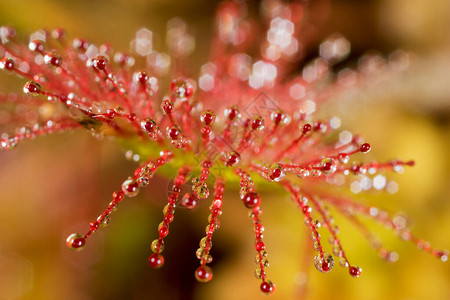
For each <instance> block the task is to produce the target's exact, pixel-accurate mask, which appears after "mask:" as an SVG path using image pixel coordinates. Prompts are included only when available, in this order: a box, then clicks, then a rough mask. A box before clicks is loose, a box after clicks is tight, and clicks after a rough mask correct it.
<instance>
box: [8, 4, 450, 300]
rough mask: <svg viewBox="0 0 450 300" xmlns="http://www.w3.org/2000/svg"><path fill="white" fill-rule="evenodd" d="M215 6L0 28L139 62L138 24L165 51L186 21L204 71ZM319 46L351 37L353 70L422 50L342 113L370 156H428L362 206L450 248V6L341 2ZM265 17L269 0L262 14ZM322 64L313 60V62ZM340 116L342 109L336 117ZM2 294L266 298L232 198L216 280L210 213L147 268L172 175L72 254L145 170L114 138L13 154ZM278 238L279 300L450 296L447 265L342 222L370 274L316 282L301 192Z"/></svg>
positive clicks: (149, 8) (19, 11)
mask: <svg viewBox="0 0 450 300" xmlns="http://www.w3.org/2000/svg"><path fill="white" fill-rule="evenodd" d="M216 4H217V3H216V2H215V1H206V0H202V1H200V0H195V1H179V0H177V1H175V0H153V1H146V0H126V1H125V0H109V1H106V0H103V1H101V0H95V1H92V0H89V1H88V0H83V1H56V0H39V1H36V0H34V1H32V0H16V1H8V0H2V1H0V24H1V25H12V26H14V27H15V28H16V30H17V32H18V35H19V38H22V39H23V40H24V41H25V40H27V35H28V34H30V33H32V32H34V31H36V30H37V29H41V28H47V29H52V28H55V27H63V28H65V29H66V30H67V32H68V34H69V37H76V36H83V37H86V38H88V39H89V40H90V41H92V42H94V43H96V44H101V43H104V42H109V43H111V44H112V45H113V47H114V49H116V50H119V51H128V50H129V47H130V41H131V40H133V39H134V38H135V33H136V31H137V30H138V29H140V28H142V27H146V28H148V29H150V30H152V31H153V33H154V47H155V48H159V49H161V48H164V32H165V29H166V23H167V21H169V20H170V19H172V18H173V17H181V18H182V19H184V20H185V21H186V22H187V23H188V24H189V25H190V26H191V30H192V33H193V34H194V35H195V37H196V50H195V52H194V54H193V58H192V64H195V65H196V66H200V65H201V64H202V63H204V62H205V61H204V57H206V54H207V51H208V47H209V41H210V38H211V34H212V27H213V26H212V24H213V14H214V11H215V5H216ZM329 4H330V10H329V12H328V13H327V14H328V16H327V19H326V21H324V22H323V25H322V27H321V29H320V30H319V31H318V33H317V38H316V45H313V46H312V47H311V49H317V47H318V45H319V43H320V41H321V40H322V39H323V38H325V37H326V36H328V35H329V34H331V33H333V32H340V33H342V34H343V35H344V36H346V37H347V38H348V39H349V40H350V42H351V45H352V57H351V58H354V59H356V58H357V57H359V56H360V55H362V54H364V53H366V52H367V51H376V52H377V53H380V54H383V55H387V54H389V53H390V52H392V51H394V50H396V49H399V48H400V49H404V50H407V51H411V52H412V53H415V54H414V60H413V61H412V62H411V66H410V68H409V69H408V70H407V71H406V72H405V73H402V74H398V75H397V76H394V77H393V78H390V79H389V80H387V81H385V82H383V83H381V84H379V85H377V86H373V87H366V88H364V89H362V90H361V91H359V92H358V93H356V94H352V95H351V96H346V97H345V99H343V101H342V102H340V104H339V107H338V110H339V112H338V115H339V116H340V117H341V121H342V126H343V128H350V129H353V130H354V131H357V132H358V133H359V134H361V135H362V136H364V137H365V138H366V139H367V140H368V141H370V143H371V144H372V145H373V150H372V151H371V152H370V155H369V156H368V157H366V158H367V159H368V160H370V159H375V158H376V159H377V160H379V161H382V160H386V159H392V158H403V159H406V160H408V159H411V158H413V159H415V161H416V163H417V165H416V166H415V167H414V168H408V169H406V171H405V173H404V174H402V175H397V174H391V175H389V176H390V178H392V179H394V180H396V181H397V182H398V183H399V191H398V193H396V194H394V195H391V194H388V193H385V192H373V193H368V194H364V195H356V196H355V198H358V199H361V201H365V202H368V203H372V204H373V205H377V206H380V207H385V208H388V209H389V210H392V211H402V212H404V213H406V214H407V215H408V216H409V217H410V218H409V219H408V220H409V222H410V223H409V224H410V226H411V228H412V232H413V233H415V234H416V235H418V236H420V237H423V238H425V239H427V240H429V241H430V242H431V243H432V245H434V246H436V247H442V248H449V247H450V238H449V232H450V217H449V216H450V204H449V200H450V155H449V150H448V149H450V71H449V70H450V55H449V54H450V2H449V1H447V0H430V1H422V0H378V1H375V0H366V1H358V0H345V1H344V0H339V1H331V2H330V3H329ZM251 5H253V6H256V3H253V4H251ZM311 55H314V53H312V54H311ZM22 86H23V80H18V79H17V80H12V81H11V80H10V79H7V76H5V74H0V88H1V91H11V90H20V89H21V87H22ZM330 113H331V112H330ZM0 166H1V173H0V190H1V197H0V199H1V200H0V207H1V208H0V270H1V271H0V299H1V300H12V299H24V300H28V299H30V300H31V299H33V300H35V299H67V300H72V299H73V300H90V299H259V298H264V297H263V296H262V295H261V294H260V292H259V288H258V287H259V281H257V280H256V279H254V276H253V271H254V269H255V266H256V265H255V264H254V262H253V260H254V256H255V251H254V248H253V232H252V230H251V223H250V220H249V219H248V217H247V211H246V210H245V209H242V204H241V203H240V201H237V199H236V191H232V192H229V193H228V194H227V195H226V198H225V200H229V201H225V205H224V208H223V212H224V213H223V215H222V217H221V228H220V230H218V231H217V232H216V233H215V235H214V246H213V250H212V255H213V258H214V262H213V271H214V279H213V281H212V282H210V283H208V284H199V283H197V282H196V281H195V279H194V276H193V272H194V270H195V268H196V266H197V264H198V260H197V259H196V258H195V251H196V249H197V247H198V241H199V240H200V239H201V237H202V236H203V233H204V226H205V224H206V218H207V215H208V213H207V205H203V207H200V208H199V209H197V210H196V211H195V212H187V211H184V210H179V211H178V212H177V215H176V218H175V222H174V223H172V224H171V227H170V234H169V236H168V238H167V240H166V250H165V252H164V256H165V258H166V263H165V265H164V267H163V268H162V269H160V270H153V269H151V268H149V267H148V265H147V257H148V255H149V253H150V243H151V241H152V240H153V239H154V238H156V232H157V231H156V227H157V225H158V223H159V222H160V220H161V218H162V213H161V211H162V207H163V205H164V204H163V203H164V202H165V201H166V199H165V197H166V195H167V190H166V189H165V188H163V189H162V188H161V187H162V186H163V187H166V186H168V185H169V179H167V178H161V177H155V178H154V180H153V181H152V183H151V184H150V185H149V187H147V188H146V189H144V190H143V192H141V194H140V195H139V196H138V197H136V198H133V199H128V200H126V201H124V202H123V204H121V207H120V210H119V212H118V213H115V214H113V215H112V222H111V224H110V225H109V227H108V228H107V229H105V230H99V231H98V232H97V233H96V234H95V236H94V237H93V238H92V239H90V240H89V243H88V245H87V246H86V248H85V249H84V251H82V252H80V253H75V252H72V251H70V250H68V249H67V248H66V246H65V238H66V237H67V236H68V235H69V234H70V233H72V232H85V231H86V230H87V228H88V224H89V222H90V221H92V220H94V219H95V216H96V215H97V214H99V213H100V212H101V211H103V209H104V208H105V207H106V205H107V204H108V203H109V201H110V193H111V192H112V191H114V190H115V189H116V188H117V187H118V186H120V184H121V182H122V181H123V179H124V178H125V177H126V176H127V174H130V172H132V170H133V169H134V166H135V164H134V163H132V162H129V161H127V160H125V158H124V155H123V150H122V149H121V148H120V147H119V146H118V145H117V144H115V143H113V142H111V141H107V140H104V141H97V140H96V139H94V138H92V137H91V136H90V135H88V134H87V133H86V132H82V131H80V132H74V133H70V134H63V135H54V136H48V137H41V138H38V139H36V140H33V141H27V142H23V143H21V144H20V145H19V146H18V147H17V149H15V150H14V151H11V152H2V153H0ZM264 199H265V200H264V201H265V202H264V215H263V217H262V218H263V222H264V223H265V227H266V232H265V237H264V238H265V241H266V244H267V245H268V252H269V261H270V267H269V269H268V274H269V277H270V279H272V280H273V281H274V282H275V284H276V286H277V291H276V293H275V294H274V295H273V296H271V299H346V300H350V299H381V298H383V299H404V300H413V299H417V300H419V299H450V268H449V265H448V263H442V262H440V261H438V260H437V259H436V258H434V257H432V256H430V255H428V254H426V253H424V252H422V251H419V250H418V249H416V247H415V246H414V245H412V244H409V243H405V242H402V241H400V240H398V239H397V237H396V236H395V234H393V233H392V232H389V231H387V230H385V229H383V228H381V227H380V226H376V225H371V224H372V222H367V224H369V227H370V228H371V229H373V230H374V231H375V232H376V233H377V234H378V235H379V236H380V237H381V239H382V240H383V243H384V245H385V246H386V247H387V248H388V249H392V250H395V251H397V252H398V254H399V256H400V259H399V261H398V262H396V263H393V264H389V263H386V262H384V261H383V260H382V259H381V258H379V257H378V255H377V253H376V252H375V251H374V250H372V249H371V248H370V246H369V245H368V243H367V242H366V241H365V240H364V239H363V238H362V236H361V235H360V234H359V232H358V231H357V230H356V229H355V228H353V227H352V226H351V224H349V223H348V222H347V221H346V220H345V219H343V218H341V217H339V216H338V215H336V219H337V223H338V224H339V225H340V228H341V234H340V237H341V241H342V243H343V246H344V249H346V251H347V255H348V256H349V259H350V260H351V261H352V262H353V263H355V264H356V265H359V266H360V267H362V268H363V275H362V276H361V277H360V278H359V279H354V278H352V277H350V276H349V275H348V274H347V272H346V271H345V270H344V269H342V268H340V267H339V266H336V267H335V270H333V272H331V273H329V274H322V273H319V272H317V271H316V270H315V269H314V266H313V259H312V256H311V255H312V253H311V251H310V250H309V249H310V245H309V242H308V244H306V241H307V235H309V234H307V233H306V231H305V228H304V227H305V226H304V225H303V217H302V216H301V215H300V213H299V211H298V210H297V209H296V207H295V206H294V205H293V204H292V203H291V202H290V200H289V197H287V196H284V195H283V196H280V195H278V194H276V193H272V194H271V193H267V194H265V195H264Z"/></svg>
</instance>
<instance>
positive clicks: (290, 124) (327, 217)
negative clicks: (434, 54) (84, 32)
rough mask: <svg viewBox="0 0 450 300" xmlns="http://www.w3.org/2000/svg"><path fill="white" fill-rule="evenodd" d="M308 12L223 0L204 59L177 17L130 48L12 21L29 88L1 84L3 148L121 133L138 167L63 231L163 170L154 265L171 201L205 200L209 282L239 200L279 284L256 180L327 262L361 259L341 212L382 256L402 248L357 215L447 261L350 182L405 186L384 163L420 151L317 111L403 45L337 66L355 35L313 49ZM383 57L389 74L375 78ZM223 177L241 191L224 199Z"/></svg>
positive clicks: (408, 163) (79, 237) (264, 265)
mask: <svg viewBox="0 0 450 300" xmlns="http://www.w3.org/2000/svg"><path fill="white" fill-rule="evenodd" d="M312 23H313V22H312V21H311V20H310V19H309V18H308V4H307V3H306V2H305V3H304V2H298V3H296V2H293V3H283V2H281V1H263V2H262V4H261V10H260V15H259V16H249V14H248V13H247V8H246V5H245V4H244V3H242V2H239V1H236V2H232V1H229V2H228V1H225V2H222V3H220V4H219V5H218V9H217V13H216V17H215V28H214V35H213V38H212V41H211V47H210V52H209V56H208V57H207V58H206V59H205V60H207V61H206V62H205V63H204V64H203V65H201V66H198V68H196V67H195V66H192V64H191V61H190V58H189V55H190V54H191V52H192V51H193V50H194V44H195V42H194V37H193V36H192V34H191V33H190V31H189V29H188V28H187V26H186V24H185V23H184V22H183V21H181V20H179V19H175V20H172V21H171V22H169V24H168V30H167V36H166V40H167V49H165V50H161V51H159V50H155V49H153V48H152V38H153V36H152V32H151V31H149V30H147V29H141V30H139V31H138V32H137V35H136V39H135V40H134V42H133V49H132V51H133V52H134V54H128V53H123V52H117V51H115V50H114V48H113V47H114V45H110V44H102V45H96V44H95V43H91V42H90V41H88V40H87V39H85V38H78V37H75V38H72V37H70V33H66V32H65V31H64V30H63V29H60V28H58V29H55V30H51V31H46V30H41V31H38V32H36V33H33V34H32V35H31V36H30V39H29V41H23V40H20V39H19V38H16V31H15V30H14V29H13V28H12V27H7V26H3V27H1V29H0V35H1V44H0V56H1V61H0V68H1V69H2V70H3V71H4V72H7V73H8V74H10V75H11V76H16V77H18V80H21V81H23V84H24V87H23V92H24V93H23V94H14V93H8V92H7V91H4V92H3V93H1V94H0V105H1V106H0V109H1V113H2V115H1V116H2V120H7V122H3V121H2V122H1V124H0V125H1V126H2V132H4V133H2V135H1V140H0V149H2V150H4V151H10V150H13V149H14V148H16V147H20V143H21V142H22V141H23V140H27V139H34V138H39V137H40V136H42V135H48V134H55V133H58V134H65V132H67V131H85V132H86V133H87V134H92V135H93V136H94V137H96V138H98V139H100V140H101V139H108V140H111V139H112V140H114V141H116V142H117V143H118V144H120V145H121V147H122V148H123V149H125V151H126V153H127V156H128V157H129V158H131V159H132V160H133V161H135V163H136V169H135V171H134V172H133V173H131V174H124V175H123V176H124V180H123V183H122V185H121V186H118V187H117V189H116V190H115V191H112V197H111V198H110V199H103V201H104V202H105V206H106V209H105V210H104V211H103V212H100V215H99V216H98V217H93V218H92V221H91V222H90V223H89V224H86V231H85V232H82V233H73V234H71V235H70V236H68V237H67V240H66V243H67V247H68V248H69V249H71V250H75V251H80V250H82V249H83V248H85V247H89V240H90V239H92V238H95V233H96V232H97V231H98V230H102V229H103V228H104V227H106V226H107V225H108V224H109V223H110V221H111V214H113V213H115V211H116V210H117V208H118V205H119V203H121V202H122V201H127V199H128V198H132V197H135V196H137V195H138V194H139V192H140V190H142V189H144V188H145V187H146V186H147V185H148V184H149V182H150V181H151V180H152V178H153V177H154V176H158V175H159V176H164V177H166V178H169V179H170V178H173V186H171V187H170V193H169V195H168V197H167V199H165V202H166V204H165V206H164V207H163V208H162V211H163V215H162V217H161V222H160V223H159V225H156V224H155V227H157V228H155V233H154V240H153V241H151V240H150V241H149V244H151V253H149V259H148V264H149V266H150V267H153V268H161V267H164V262H165V260H170V259H171V257H170V256H167V255H164V252H163V251H164V249H165V248H166V247H170V244H167V245H166V243H165V238H166V237H167V235H169V234H170V230H169V229H170V224H171V223H172V222H176V214H175V212H176V211H177V210H179V209H187V210H194V209H195V208H197V207H198V206H201V205H206V206H209V212H210V214H209V215H208V216H200V215H198V214H197V213H195V212H193V214H192V218H202V217H203V218H204V219H205V232H204V237H203V238H202V239H201V240H199V247H198V249H197V250H196V252H195V256H196V257H197V259H198V267H197V268H196V269H193V270H192V273H193V276H195V278H196V279H197V280H198V281H200V282H205V283H206V282H209V281H210V280H212V279H213V270H212V269H211V268H210V267H209V264H210V263H211V262H212V260H213V256H214V248H213V247H212V245H213V242H212V241H213V239H214V234H215V233H216V231H217V230H219V228H220V226H221V223H220V221H221V215H222V207H223V206H226V205H227V202H231V201H239V202H242V209H243V210H247V211H248V214H249V218H250V222H247V221H248V220H238V222H241V223H242V224H248V225H249V226H252V227H253V231H254V240H251V241H249V243H253V244H254V248H255V255H256V258H255V261H256V266H255V270H249V276H253V275H252V273H254V276H255V277H256V279H257V280H258V281H259V283H258V284H257V285H258V286H259V288H260V290H261V291H262V293H264V294H267V295H269V294H272V293H273V292H274V291H275V284H274V282H275V281H276V278H272V277H271V276H270V269H269V259H270V256H269V254H268V253H269V250H270V245H269V244H268V245H266V243H265V241H264V236H263V235H264V230H265V227H264V225H263V224H264V215H263V214H262V213H263V209H264V204H265V200H264V193H262V192H261V191H260V189H261V190H268V189H273V190H274V191H276V193H278V194H279V197H285V198H291V199H292V209H298V210H299V218H302V219H303V220H304V223H305V226H306V233H305V234H306V235H308V236H310V239H311V247H312V248H313V250H314V252H315V255H314V258H313V259H312V261H313V264H314V266H315V268H316V269H317V270H318V271H319V272H322V273H328V272H330V271H332V270H333V268H334V267H335V265H339V266H340V267H342V268H344V269H345V270H346V272H347V273H348V274H349V275H350V276H352V277H355V278H357V277H360V276H363V271H362V266H363V265H364V262H358V263H356V262H354V261H353V260H352V253H349V252H347V251H346V250H345V243H343V242H341V240H340V237H339V236H340V235H341V234H344V235H345V232H340V231H339V227H338V225H337V224H336V222H335V221H334V218H333V214H342V215H343V216H345V217H346V218H348V219H349V220H350V221H351V222H352V224H354V225H355V226H356V227H357V228H358V229H359V230H360V231H361V232H362V233H363V235H362V236H364V237H365V238H367V239H368V241H369V243H370V244H371V246H372V247H373V248H374V249H375V250H376V251H377V252H378V254H379V255H380V256H381V257H382V258H384V259H386V260H387V261H396V260H397V258H398V255H397V254H396V253H395V252H391V251H388V250H387V249H386V248H385V247H384V245H383V244H382V243H381V242H380V241H379V240H378V238H377V237H376V236H375V235H374V234H373V233H372V232H371V231H370V230H369V228H368V227H366V225H364V223H362V222H359V221H358V217H359V216H366V217H369V218H371V219H372V220H373V221H374V222H377V223H380V224H382V225H384V226H386V227H387V228H388V229H390V230H393V231H395V232H396V233H397V234H398V236H399V238H401V239H403V240H405V241H407V242H410V243H413V244H415V245H416V246H417V247H418V248H419V249H421V250H423V251H425V252H428V253H430V254H431V255H433V256H435V257H436V258H438V259H439V260H441V261H444V262H445V261H446V260H447V258H448V251H446V250H440V249H436V248H434V247H432V246H431V245H430V244H429V243H428V242H425V241H424V240H422V239H421V238H419V237H417V236H415V235H414V234H413V233H412V232H411V231H410V230H409V228H408V227H407V226H406V220H405V218H404V217H403V216H402V215H396V214H390V213H388V211H386V210H383V209H382V208H379V207H375V206H370V205H366V204H364V203H361V202H358V201H357V200H354V199H352V198H351V197H350V196H349V193H347V192H346V191H348V190H350V191H351V192H353V193H358V192H360V191H367V190H370V189H375V190H386V191H387V192H395V191H396V189H397V184H396V183H395V182H394V181H391V180H389V173H390V172H397V173H402V172H404V171H405V172H407V169H408V168H410V167H413V166H414V161H413V160H409V159H408V160H391V161H365V160H364V154H365V153H368V152H369V151H370V149H371V145H370V144H369V143H368V142H367V141H366V140H365V139H364V138H363V137H361V136H359V135H357V134H354V133H351V132H350V131H348V130H345V131H343V130H341V129H340V120H339V118H338V117H336V116H333V115H330V116H329V117H328V118H320V119H319V118H318V117H316V115H317V112H318V111H321V110H323V109H324V107H326V106H327V105H328V104H329V103H330V102H332V101H334V99H335V98H336V96H337V95H339V94H341V93H343V92H345V91H347V90H349V89H352V88H354V87H355V86H356V87H357V86H363V85H365V84H368V82H373V81H379V80H384V79H385V78H389V76H390V75H391V74H393V73H398V72H402V71H403V68H404V67H405V65H404V64H403V62H404V59H405V56H406V55H407V54H405V53H403V52H400V51H398V52H396V53H394V54H392V55H390V56H389V58H383V57H381V56H378V55H366V56H364V57H362V58H361V59H360V60H359V63H358V64H357V65H356V66H352V67H345V68H340V69H339V71H336V70H337V69H336V68H335V66H336V65H337V64H341V65H345V60H346V58H347V57H348V55H349V52H350V48H351V47H350V43H349V42H348V41H347V40H346V39H345V38H344V37H343V36H342V35H340V34H334V35H331V36H330V37H329V38H328V39H326V40H324V41H323V42H322V43H321V44H320V48H319V49H318V55H317V56H316V57H313V58H305V56H304V49H305V48H306V47H307V46H308V45H309V43H311V40H310V38H309V37H310V35H309V34H308V33H309V32H310V30H311V27H312V26H313V25H312ZM164 51H165V52H164ZM133 55H136V56H139V57H140V59H139V60H137V59H135V57H133ZM141 58H144V59H141ZM142 62H144V63H142ZM380 68H381V69H382V70H383V72H382V77H383V78H378V77H377V76H380V73H379V72H378V71H379V70H380ZM192 74H198V76H197V75H195V76H194V75H192ZM355 133H356V132H355ZM0 155H1V154H0ZM67 163H70V162H67ZM186 186H189V191H188V192H186V193H184V192H182V190H183V187H186ZM164 188H165V187H164ZM225 189H227V190H228V189H229V190H230V191H232V192H233V193H230V194H233V195H234V196H233V197H224V191H225ZM339 190H341V191H342V192H339ZM92 214H93V216H94V214H95V212H92ZM69 217H70V216H69ZM74 222H75V220H74ZM246 222H247V223H246ZM268 230H270V229H268ZM321 232H328V234H329V239H328V240H323V239H321ZM298 238H301V237H300V236H299V237H298ZM68 251H69V250H68ZM255 285H256V284H255Z"/></svg>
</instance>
